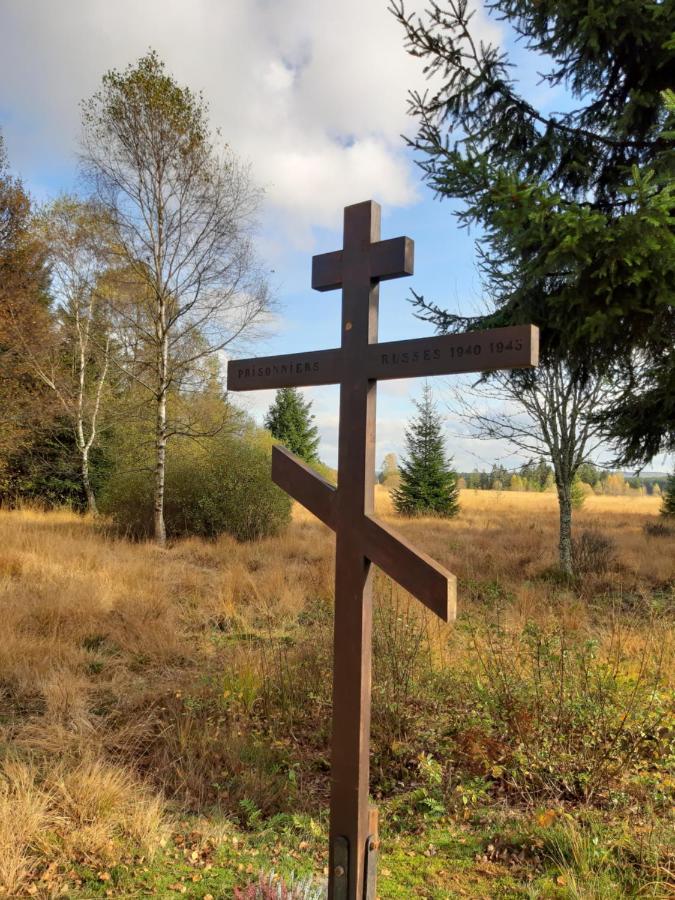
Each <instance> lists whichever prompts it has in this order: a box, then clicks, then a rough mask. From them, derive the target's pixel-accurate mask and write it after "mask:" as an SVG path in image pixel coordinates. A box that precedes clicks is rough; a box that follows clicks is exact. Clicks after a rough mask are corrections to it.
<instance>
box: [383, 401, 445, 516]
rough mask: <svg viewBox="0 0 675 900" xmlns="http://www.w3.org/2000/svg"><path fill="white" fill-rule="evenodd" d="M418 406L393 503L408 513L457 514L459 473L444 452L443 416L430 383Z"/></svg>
mask: <svg viewBox="0 0 675 900" xmlns="http://www.w3.org/2000/svg"><path fill="white" fill-rule="evenodd" d="M415 406H416V407H417V413H418V415H417V416H416V417H415V418H413V419H412V421H411V422H410V425H409V426H408V428H407V430H406V448H407V456H406V458H405V459H404V460H403V461H402V462H401V465H400V467H399V470H400V476H401V485H400V487H399V488H397V489H396V490H395V491H393V492H392V497H393V500H394V505H395V507H396V509H397V511H398V512H399V513H401V514H402V515H405V516H416V515H425V514H434V515H438V516H446V517H450V516H456V515H457V513H458V512H459V488H458V487H457V473H456V472H455V471H454V470H453V469H452V467H451V465H450V462H451V461H450V460H449V459H448V458H447V456H446V454H445V445H444V441H443V435H442V433H441V417H440V416H439V414H438V411H437V409H436V404H435V403H434V401H433V399H432V396H431V390H430V388H429V387H428V386H425V388H424V393H423V395H422V400H421V401H420V402H417V401H415Z"/></svg>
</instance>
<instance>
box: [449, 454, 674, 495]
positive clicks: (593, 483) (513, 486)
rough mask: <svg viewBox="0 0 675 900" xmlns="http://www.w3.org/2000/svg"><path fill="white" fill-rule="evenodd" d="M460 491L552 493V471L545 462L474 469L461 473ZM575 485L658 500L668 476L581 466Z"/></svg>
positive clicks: (597, 490) (608, 492)
mask: <svg viewBox="0 0 675 900" xmlns="http://www.w3.org/2000/svg"><path fill="white" fill-rule="evenodd" d="M459 475H460V479H459V483H460V487H462V488H469V489H472V490H479V491H504V490H511V491H554V490H555V479H554V476H553V469H552V468H551V466H549V465H548V464H547V463H546V460H544V459H539V460H538V461H535V460H530V461H529V462H528V463H525V465H523V466H521V467H520V468H519V469H517V470H515V471H514V470H513V469H507V468H506V467H505V466H501V465H494V466H492V468H491V469H490V471H489V472H481V471H479V470H478V469H474V470H473V472H460V473H459ZM577 481H579V482H580V483H581V484H586V485H588V486H589V487H590V488H591V489H592V491H593V493H595V494H610V495H612V494H613V495H622V494H647V495H656V496H660V495H661V493H662V492H663V491H665V489H666V486H667V483H668V475H666V474H662V473H656V474H650V475H626V474H625V473H623V472H612V471H609V470H607V469H601V468H599V467H598V466H595V465H593V463H584V464H583V465H582V466H581V467H580V468H579V471H578V473H577Z"/></svg>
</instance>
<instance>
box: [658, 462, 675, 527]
mask: <svg viewBox="0 0 675 900" xmlns="http://www.w3.org/2000/svg"><path fill="white" fill-rule="evenodd" d="M661 515H662V516H668V518H675V472H673V474H672V475H671V476H670V477H669V478H668V483H667V484H666V489H665V491H664V492H663V499H662V500H661Z"/></svg>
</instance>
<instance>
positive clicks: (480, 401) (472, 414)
mask: <svg viewBox="0 0 675 900" xmlns="http://www.w3.org/2000/svg"><path fill="white" fill-rule="evenodd" d="M610 395H611V391H610V388H609V386H608V384H607V382H606V381H605V380H603V379H601V378H597V377H594V378H590V377H589V378H583V377H581V376H580V375H578V374H577V373H575V372H573V371H571V370H570V369H569V368H568V367H567V365H566V364H565V363H562V362H557V363H552V364H550V365H543V366H540V367H539V368H538V369H532V370H523V371H514V372H510V373H492V374H491V375H490V376H489V379H487V380H483V381H479V382H478V383H476V384H474V385H472V386H468V385H467V386H465V387H461V388H456V389H455V390H454V404H453V407H454V411H455V412H456V413H457V414H458V415H459V417H460V419H461V421H463V422H464V423H465V424H466V429H467V432H468V434H469V435H470V436H471V437H474V438H478V439H481V440H503V441H507V442H508V443H509V444H511V446H512V447H514V448H515V449H516V450H518V451H521V452H525V453H528V454H535V455H537V456H540V455H545V456H546V457H547V458H548V459H549V460H550V462H551V465H552V467H553V473H554V477H555V486H556V491H557V495H558V507H559V521H560V533H559V547H558V549H559V556H560V568H561V569H562V571H563V572H564V573H565V574H566V575H572V574H573V565H572V508H573V492H572V485H573V483H574V478H575V475H576V474H577V472H578V470H579V467H580V466H581V465H582V464H583V463H584V462H587V461H588V460H589V458H591V457H592V456H593V455H594V453H596V452H597V451H598V450H599V449H600V447H601V446H602V444H603V443H604V441H605V439H604V435H603V433H602V431H601V427H600V426H599V425H598V423H597V419H596V414H597V413H598V412H599V411H600V410H601V409H602V408H603V407H606V406H607V405H608V402H609V399H610Z"/></svg>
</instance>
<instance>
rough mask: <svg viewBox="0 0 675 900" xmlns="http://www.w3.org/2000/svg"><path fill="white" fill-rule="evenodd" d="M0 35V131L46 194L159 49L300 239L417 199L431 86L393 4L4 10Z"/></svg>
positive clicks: (350, 1) (195, 0)
mask: <svg viewBox="0 0 675 900" xmlns="http://www.w3.org/2000/svg"><path fill="white" fill-rule="evenodd" d="M476 22H477V24H478V31H479V33H480V35H481V36H482V37H485V36H486V35H487V34H488V33H489V34H490V36H492V37H494V36H495V35H496V34H497V31H496V29H495V26H493V25H488V23H487V22H486V20H485V18H484V17H482V16H478V17H477V19H476ZM0 27H1V28H2V31H3V36H4V40H3V53H2V56H0V84H2V85H3V96H2V98H0V110H2V112H3V119H4V121H3V122H2V126H3V130H4V132H5V136H6V138H7V142H8V145H9V150H10V153H11V155H12V164H13V165H14V167H15V168H17V169H18V170H20V171H22V173H23V174H24V176H25V177H27V178H28V180H29V181H31V182H32V183H34V184H36V185H37V186H38V187H39V186H40V183H41V176H40V173H41V172H44V171H46V170H48V169H50V167H51V168H52V169H53V167H54V162H55V160H56V161H60V165H61V168H62V170H66V169H67V166H68V164H69V162H70V161H72V159H73V154H74V152H75V151H76V147H77V138H78V135H79V109H78V103H79V101H80V100H81V99H82V98H85V97H88V96H90V95H91V94H92V93H93V92H94V91H95V90H96V89H97V87H98V85H99V84H100V79H101V76H102V74H103V73H104V72H105V71H106V70H108V69H109V68H111V67H115V68H123V67H125V66H126V65H127V64H128V63H130V62H133V61H135V60H136V59H137V58H138V57H139V56H140V55H141V54H143V53H144V52H145V51H146V50H147V48H148V47H150V46H152V47H154V48H155V49H156V50H157V51H158V52H159V54H160V56H161V57H162V58H163V59H164V60H165V61H166V63H167V66H168V68H169V70H170V71H171V72H172V74H173V75H174V76H175V77H176V79H177V80H178V81H179V82H181V83H186V84H188V85H190V86H191V87H192V88H193V89H195V90H200V89H201V90H203V92H204V96H205V97H206V99H207V100H208V101H209V103H210V107H211V118H212V122H213V124H214V125H216V126H218V127H220V128H221V129H222V135H223V138H224V139H225V140H227V141H228V142H229V143H230V144H231V145H232V147H233V148H234V149H235V150H236V151H237V152H239V153H240V154H241V155H242V156H244V157H245V158H247V159H249V160H250V161H251V162H252V163H253V167H254V172H255V175H256V177H257V178H258V180H259V181H260V182H262V183H263V184H264V185H265V186H266V188H267V190H268V198H269V203H270V205H271V206H272V207H273V208H276V210H277V211H278V212H279V213H281V214H283V215H284V216H286V224H287V225H289V224H290V223H291V222H292V226H293V227H295V228H298V229H299V233H300V235H302V229H303V228H305V229H306V228H307V227H308V225H309V223H312V224H319V225H334V224H336V223H337V221H338V218H339V211H340V210H341V207H342V206H344V205H345V204H346V203H352V202H356V201H359V200H363V199H366V198H369V197H377V199H378V200H380V201H381V202H382V203H384V204H387V205H388V206H403V205H407V204H410V203H412V202H414V201H415V199H416V186H415V185H416V181H417V176H416V173H414V172H413V171H412V170H411V167H410V162H409V160H408V159H407V157H406V155H405V153H404V150H403V142H402V141H401V139H400V134H401V133H402V132H409V133H410V132H412V130H413V123H412V122H411V121H410V120H409V119H408V118H407V115H406V109H407V92H408V90H410V89H411V88H415V87H422V86H423V85H424V80H423V77H422V71H421V64H420V62H419V60H416V59H413V58H412V57H410V56H409V55H408V54H407V53H406V52H405V50H404V47H403V41H402V33H401V29H400V28H399V26H398V24H397V23H396V22H395V20H394V19H393V17H392V16H391V14H390V13H388V11H387V0H341V2H340V3H328V2H317V0H228V2H227V3H224V2H222V0H190V2H189V3H188V2H185V0H143V2H141V3H139V2H138V0H114V2H110V0H87V2H86V3H82V2H81V0H58V2H53V0H4V2H3V4H2V10H1V12H0ZM289 217H290V219H289ZM300 239H302V238H300Z"/></svg>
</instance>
